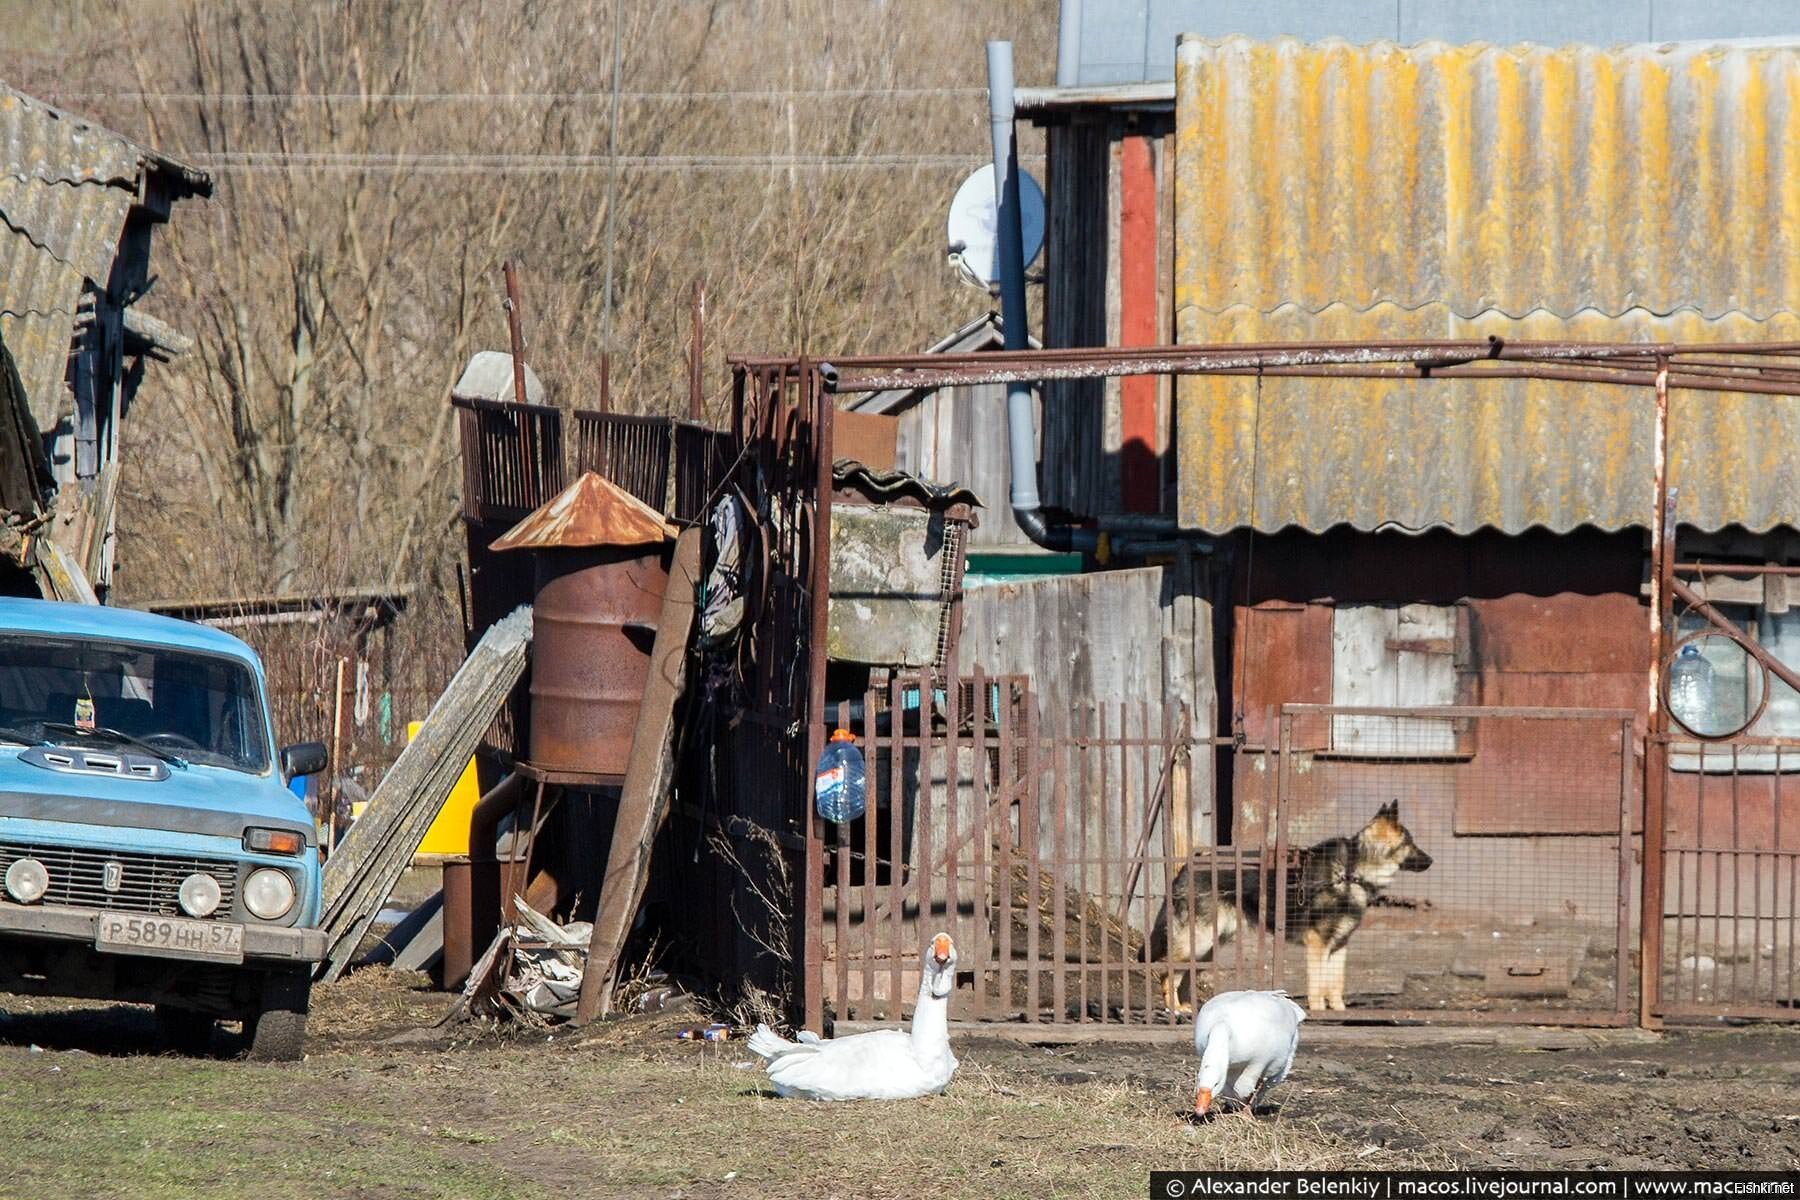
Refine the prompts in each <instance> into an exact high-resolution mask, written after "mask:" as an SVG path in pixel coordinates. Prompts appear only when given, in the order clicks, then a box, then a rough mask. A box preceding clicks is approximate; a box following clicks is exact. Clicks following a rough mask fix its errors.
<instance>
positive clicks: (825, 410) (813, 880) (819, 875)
mask: <svg viewBox="0 0 1800 1200" xmlns="http://www.w3.org/2000/svg"><path fill="white" fill-rule="evenodd" d="M799 375H800V377H799V387H800V396H799V402H800V403H801V404H803V405H805V404H810V405H811V406H812V413H813V418H812V419H813V437H812V442H813V445H812V450H813V458H814V465H815V467H816V469H817V476H816V480H815V483H814V488H815V491H814V500H813V504H814V510H813V544H812V563H811V564H810V565H811V570H810V571H809V572H808V574H809V575H810V576H811V577H812V578H811V580H810V584H811V587H812V595H811V596H810V597H809V599H810V601H811V613H810V615H809V620H808V621H807V626H808V628H807V640H806V645H807V653H808V655H809V656H810V661H809V662H808V663H807V698H806V713H805V721H806V764H805V770H804V772H803V774H804V776H805V778H804V780H803V783H804V785H805V786H804V787H803V788H802V793H801V794H802V799H803V801H804V803H805V805H806V884H805V888H804V893H805V894H804V903H803V908H804V911H805V916H804V917H803V922H804V925H805V933H804V940H803V954H802V963H801V968H800V977H801V983H800V991H801V997H802V1003H803V1004H804V1006H805V1018H806V1022H805V1023H806V1027H807V1028H808V1029H815V1030H819V1031H820V1032H823V1031H824V1022H825V962H824V959H825V931H824V929H823V928H822V925H821V922H822V920H823V909H822V907H821V902H822V900H823V898H824V894H825V848H824V844H823V843H822V841H821V840H820V839H821V837H822V836H823V831H822V830H821V829H820V828H819V820H818V813H817V811H816V810H815V808H814V807H813V802H812V799H813V790H812V773H813V771H814V769H815V768H816V767H817V765H818V762H819V753H820V751H822V750H823V749H824V748H825V629H826V625H827V622H828V620H829V616H830V607H829V606H830V595H831V416H832V410H833V409H834V408H835V403H834V401H833V400H832V397H831V394H830V393H828V392H827V391H826V390H825V389H824V387H823V386H822V385H821V384H820V382H819V377H818V372H817V371H816V370H815V369H814V368H813V367H812V365H810V364H808V363H807V362H806V361H805V360H804V359H802V360H801V362H800V373H799ZM869 724H870V726H871V728H872V727H873V725H874V719H873V717H870V719H869ZM873 819H874V818H873V814H871V816H870V820H871V821H872V820H873Z"/></svg>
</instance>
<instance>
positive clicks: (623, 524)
mask: <svg viewBox="0 0 1800 1200" xmlns="http://www.w3.org/2000/svg"><path fill="white" fill-rule="evenodd" d="M674 536H675V527H674V526H672V525H670V524H669V523H668V522H667V521H665V520H663V515H662V514H661V513H659V512H657V511H656V510H655V509H654V508H651V507H650V506H649V505H648V504H645V503H644V502H643V501H642V500H639V499H638V498H637V497H636V496H633V495H632V494H631V493H630V492H628V491H626V490H625V489H624V488H622V487H620V486H619V485H618V484H616V483H613V482H612V481H611V480H608V479H602V478H601V477H600V476H598V475H596V474H594V473H593V472H592V471H583V472H582V473H581V477H580V478H579V479H577V480H576V481H575V482H574V483H571V484H570V485H569V486H568V487H566V488H564V489H563V490H562V491H561V492H559V493H557V494H556V495H555V496H552V497H551V498H550V499H549V500H546V501H545V502H544V504H543V506H542V507H540V508H538V509H537V510H536V511H534V512H532V513H531V514H530V515H529V516H527V517H526V518H525V519H524V520H523V521H520V522H519V523H518V524H517V525H514V526H513V527H512V528H511V529H509V530H507V531H506V533H505V534H503V535H502V536H501V537H500V538H499V539H498V540H497V541H495V542H494V544H493V545H492V546H491V547H490V549H493V550H558V549H574V548H579V547H587V546H645V545H655V544H657V543H659V542H664V541H667V540H668V539H670V538H672V537H674Z"/></svg>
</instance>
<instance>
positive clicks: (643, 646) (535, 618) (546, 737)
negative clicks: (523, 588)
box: [531, 546, 669, 775]
mask: <svg viewBox="0 0 1800 1200" xmlns="http://www.w3.org/2000/svg"><path fill="white" fill-rule="evenodd" d="M664 553H665V552H664V548H663V547H661V546H657V547H654V548H653V549H651V550H650V552H649V553H645V548H644V547H630V548H626V549H616V548H608V547H598V548H594V549H579V550H577V549H569V550H540V551H538V552H537V553H536V554H535V555H534V556H533V557H534V558H535V559H536V564H537V566H536V570H537V599H536V600H535V601H534V607H533V610H532V648H531V763H532V765H533V766H535V767H537V768H539V769H540V770H546V771H570V772H579V773H582V774H587V775H623V774H624V773H625V763H626V760H627V759H628V758H629V757H630V755H631V736H632V733H633V731H634V730H635V729H636V728H637V717H638V709H639V707H640V706H641V705H642V702H643V698H644V683H645V681H646V679H647V678H648V677H649V673H650V649H651V645H652V643H653V642H654V640H655V636H656V622H657V619H658V617H659V616H660V615H661V613H662V597H663V589H664V588H665V587H666V586H667V584H668V581H669V568H668V564H667V561H666V559H665V557H664Z"/></svg>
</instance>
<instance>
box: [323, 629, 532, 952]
mask: <svg viewBox="0 0 1800 1200" xmlns="http://www.w3.org/2000/svg"><path fill="white" fill-rule="evenodd" d="M530 645H531V610H530V609H529V608H520V609H518V610H516V611H514V612H513V613H512V615H510V616H508V617H506V618H505V619H504V620H501V621H499V622H496V623H495V624H494V625H493V626H491V627H490V628H489V629H488V631H487V632H486V633H485V634H483V635H482V638H481V641H480V642H479V643H477V645H476V647H475V649H474V650H473V651H471V652H470V654H469V657H468V658H467V659H465V660H464V661H463V665H462V666H461V667H459V668H458V669H457V672H456V675H455V677H454V678H452V679H451V680H450V683H449V686H447V687H446V688H445V689H444V692H443V695H441V696H439V697H438V701H437V703H436V704H434V705H433V706H432V708H431V712H430V714H429V715H428V716H427V717H426V718H425V722H424V724H423V725H421V726H420V728H419V734H418V736H417V737H416V738H414V739H413V740H412V741H411V742H410V743H409V744H408V745H407V747H406V749H404V750H403V751H401V753H400V757H399V759H398V760H397V761H396V762H395V763H394V765H393V766H392V767H391V768H390V769H389V770H388V773H387V774H386V775H385V776H383V777H382V780H381V782H380V784H378V785H377V786H376V788H375V794H374V795H373V796H371V797H370V798H369V807H368V809H367V810H366V812H365V813H364V815H363V818H362V820H360V821H358V822H357V823H356V824H355V825H354V826H352V827H351V829H350V832H349V834H347V835H346V836H345V838H344V840H343V841H342V842H340V843H339V844H338V846H337V849H336V851H335V852H334V853H333V854H332V856H331V858H330V859H329V860H327V862H326V864H325V872H324V894H325V895H324V915H323V920H322V922H321V924H322V925H323V927H324V929H325V931H326V945H327V951H326V959H325V962H324V963H323V964H321V966H320V970H319V977H320V978H321V979H323V980H331V979H336V978H337V977H338V976H339V975H341V974H343V972H344V970H345V968H346V967H348V966H349V965H350V960H351V958H352V957H353V956H354V955H355V953H356V946H357V943H358V942H359V941H361V939H362V936H363V934H364V933H366V932H368V928H369V925H370V924H371V923H372V922H373V921H374V919H375V913H376V911H377V910H378V909H379V908H380V907H381V903H382V901H383V900H385V899H386V898H387V895H388V893H389V892H390V891H392V890H393V887H394V884H395V882H396V881H398V880H399V878H400V875H401V873H402V872H403V871H405V870H406V866H407V864H408V863H410V862H411V861H412V857H413V855H414V854H415V853H416V852H417V851H418V848H419V843H420V842H422V841H423V840H424V838H425V833H426V831H427V830H428V829H430V828H431V823H432V821H434V820H435V819H436V818H437V813H438V810H439V809H440V808H442V807H443V804H444V799H445V798H446V797H447V796H449V794H450V789H451V788H452V787H453V786H455V783H456V780H457V778H458V777H459V776H460V775H461V774H462V770H463V766H464V765H465V764H466V763H467V762H468V761H469V755H471V754H473V753H474V751H475V745H476V743H477V742H478V741H479V740H480V737H481V734H482V731H483V730H485V729H486V728H487V726H488V722H490V721H491V720H493V717H494V714H495V713H496V712H498V711H499V709H500V705H501V704H502V703H504V702H505V700H506V697H507V695H508V693H510V692H511V691H512V689H513V686H514V685H515V684H516V683H517V682H518V681H519V677H520V676H521V675H522V674H523V673H524V671H525V660H526V655H527V652H528V650H529V648H530Z"/></svg>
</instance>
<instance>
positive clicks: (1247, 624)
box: [1232, 602, 1332, 748]
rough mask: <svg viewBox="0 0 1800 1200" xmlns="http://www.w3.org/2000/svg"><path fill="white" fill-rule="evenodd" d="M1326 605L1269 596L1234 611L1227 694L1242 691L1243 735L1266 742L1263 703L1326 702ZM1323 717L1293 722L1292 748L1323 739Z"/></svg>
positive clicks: (1270, 734) (1271, 736) (1270, 738)
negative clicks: (1236, 643) (1235, 639)
mask: <svg viewBox="0 0 1800 1200" xmlns="http://www.w3.org/2000/svg"><path fill="white" fill-rule="evenodd" d="M1331 611H1332V610H1331V606H1330V605H1328V604H1283V603H1280V602H1274V603H1270V604H1264V605H1259V606H1257V607H1256V608H1255V609H1245V608H1241V607H1240V608H1238V609H1236V610H1235V612H1234V617H1235V619H1236V622H1237V629H1238V631H1239V634H1240V636H1241V638H1242V649H1241V651H1240V653H1239V654H1238V656H1237V664H1236V668H1235V670H1236V674H1237V681H1236V686H1235V687H1234V688H1233V689H1232V691H1233V694H1234V695H1237V696H1241V697H1243V706H1244V737H1245V740H1246V741H1248V742H1249V743H1251V744H1252V745H1269V744H1273V743H1274V741H1275V740H1276V736H1277V734H1276V730H1274V729H1272V728H1270V727H1269V724H1268V711H1267V710H1268V707H1269V706H1270V705H1275V706H1277V707H1279V706H1280V705H1283V704H1330V703H1331ZM1326 732H1327V731H1326V722H1325V721H1324V719H1323V718H1310V719H1303V720H1301V721H1298V722H1296V723H1295V725H1294V746H1295V747H1296V748H1318V747H1322V746H1323V745H1324V744H1325V738H1326Z"/></svg>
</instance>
